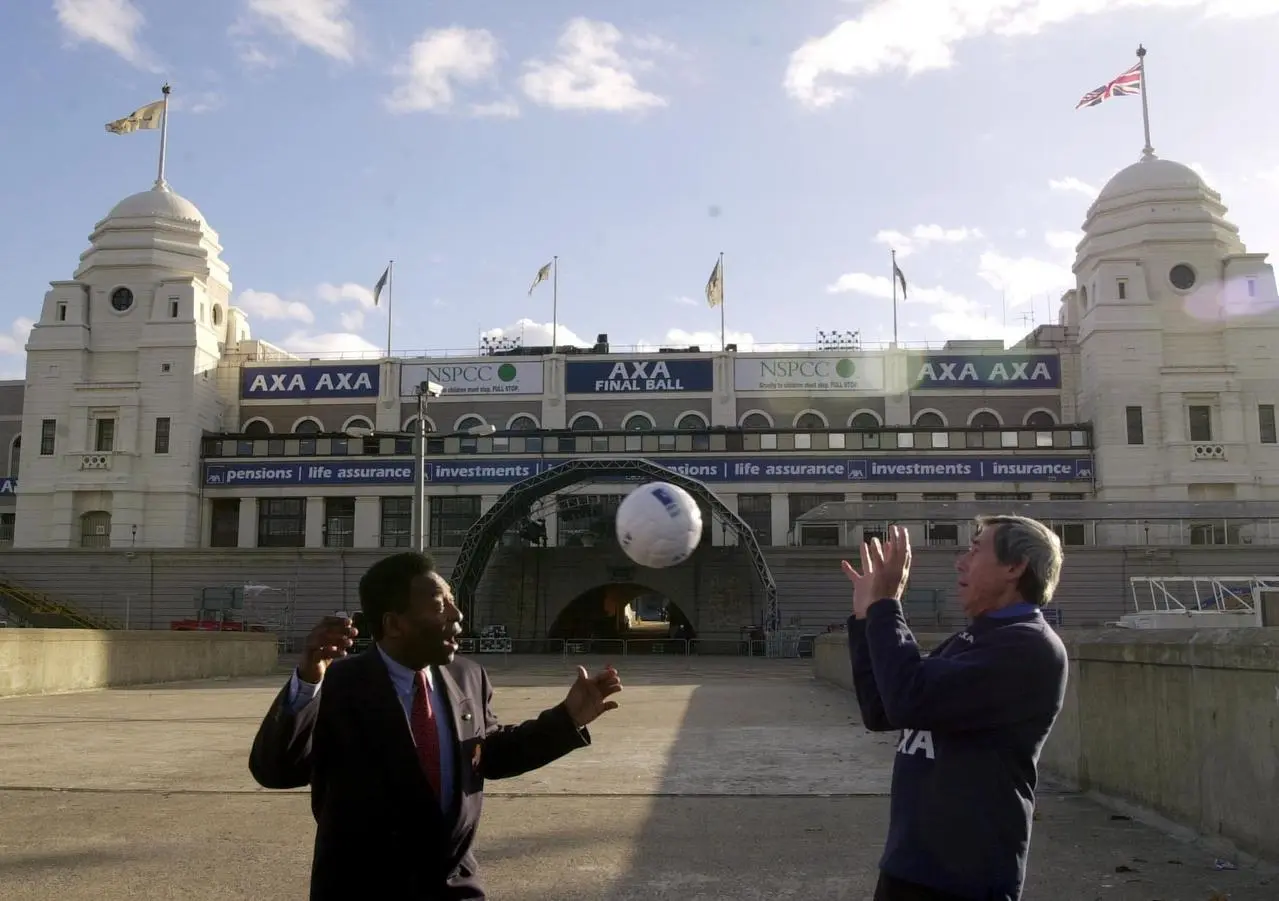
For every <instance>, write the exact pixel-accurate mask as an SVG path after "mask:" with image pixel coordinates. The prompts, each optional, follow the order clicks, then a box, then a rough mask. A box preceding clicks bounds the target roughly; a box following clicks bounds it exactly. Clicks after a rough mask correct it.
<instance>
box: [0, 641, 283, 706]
mask: <svg viewBox="0 0 1279 901" xmlns="http://www.w3.org/2000/svg"><path fill="white" fill-rule="evenodd" d="M276 656H277V655H276V640H275V636H273V635H265V634H262V633H235V632H95V631H91V630H88V629H0V697H13V696H16V695H42V694H55V693H57V692H63V691H86V690H89V689H94V688H111V687H114V686H118V685H141V684H146V683H151V682H182V681H187V680H192V679H212V678H216V677H218V676H263V675H267V674H269V673H271V672H273V671H274V670H275V664H276Z"/></svg>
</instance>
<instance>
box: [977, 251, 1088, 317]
mask: <svg viewBox="0 0 1279 901" xmlns="http://www.w3.org/2000/svg"><path fill="white" fill-rule="evenodd" d="M977 274H978V275H979V276H981V278H982V279H983V280H984V281H985V282H986V283H987V284H988V285H990V286H991V287H992V288H994V289H995V290H997V291H1000V292H1002V294H1003V296H1004V297H1005V298H1006V300H1007V302H1008V306H1009V307H1017V306H1021V305H1023V304H1034V303H1035V302H1036V301H1038V300H1039V299H1040V298H1042V297H1043V296H1044V295H1049V296H1050V298H1051V299H1052V300H1056V297H1057V295H1060V294H1061V292H1063V291H1066V290H1067V289H1069V288H1071V287H1073V286H1074V284H1075V275H1074V273H1073V272H1071V271H1070V268H1069V267H1068V266H1064V265H1062V264H1060V263H1054V262H1050V261H1048V260H1040V259H1036V258H1035V257H1018V258H1016V259H1013V258H1012V257H1006V256H1004V255H1003V254H1000V253H996V252H994V251H990V252H987V253H983V254H982V255H981V261H980V263H979V265H978V270H977Z"/></svg>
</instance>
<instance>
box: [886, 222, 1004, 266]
mask: <svg viewBox="0 0 1279 901" xmlns="http://www.w3.org/2000/svg"><path fill="white" fill-rule="evenodd" d="M980 237H982V233H981V229H979V228H942V227H941V226H940V225H916V226H915V227H914V228H913V229H911V231H910V234H909V235H907V234H903V233H902V232H899V231H895V230H893V229H885V230H883V231H880V232H879V233H878V234H876V235H875V241H876V242H877V243H879V244H886V245H887V246H889V247H891V248H893V249H894V250H896V251H897V256H899V257H903V258H905V257H908V256H910V255H911V254H913V253H915V252H917V251H920V250H923V249H924V248H926V247H927V246H928V245H929V244H960V243H962V242H964V241H972V240H976V239H978V238H980Z"/></svg>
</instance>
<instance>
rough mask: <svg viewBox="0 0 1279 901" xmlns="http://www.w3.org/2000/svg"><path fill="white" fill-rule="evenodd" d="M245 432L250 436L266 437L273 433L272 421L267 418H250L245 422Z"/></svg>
mask: <svg viewBox="0 0 1279 901" xmlns="http://www.w3.org/2000/svg"><path fill="white" fill-rule="evenodd" d="M244 434H246V435H248V436H249V437H250V438H265V437H266V436H267V435H270V434H271V423H269V422H267V421H266V420H265V419H250V420H249V421H248V422H247V423H245V424H244Z"/></svg>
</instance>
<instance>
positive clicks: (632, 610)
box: [547, 582, 697, 641]
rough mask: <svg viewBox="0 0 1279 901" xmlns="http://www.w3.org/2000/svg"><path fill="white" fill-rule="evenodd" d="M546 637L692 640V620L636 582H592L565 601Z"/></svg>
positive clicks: (581, 639)
mask: <svg viewBox="0 0 1279 901" xmlns="http://www.w3.org/2000/svg"><path fill="white" fill-rule="evenodd" d="M547 637H548V638H559V639H563V640H565V641H606V640H621V641H630V640H645V639H647V640H652V641H662V640H666V639H679V640H692V639H694V638H696V637H697V634H696V632H695V631H694V629H693V623H692V621H691V620H690V619H689V618H688V615H687V614H685V613H684V611H683V610H681V609H680V608H679V605H678V604H676V603H675V602H674V601H672V600H671V599H670V598H668V597H666V596H665V595H663V594H661V593H660V592H657V591H654V590H653V589H651V588H649V587H648V586H646V585H640V584H638V583H636V582H608V583H605V584H603V585H596V586H595V587H594V588H591V589H589V590H588V591H584V592H582V593H581V594H579V595H578V596H577V597H575V598H574V599H573V600H571V601H569V603H568V606H567V607H565V608H564V610H563V611H561V613H560V615H559V616H557V617H556V618H555V622H553V623H552V624H551V628H550V630H549V632H548V633H547Z"/></svg>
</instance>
